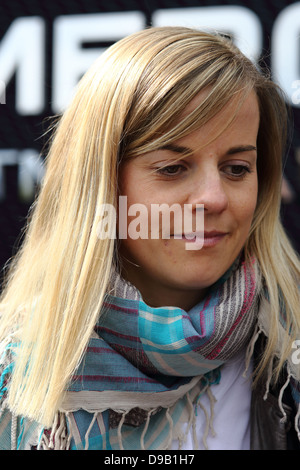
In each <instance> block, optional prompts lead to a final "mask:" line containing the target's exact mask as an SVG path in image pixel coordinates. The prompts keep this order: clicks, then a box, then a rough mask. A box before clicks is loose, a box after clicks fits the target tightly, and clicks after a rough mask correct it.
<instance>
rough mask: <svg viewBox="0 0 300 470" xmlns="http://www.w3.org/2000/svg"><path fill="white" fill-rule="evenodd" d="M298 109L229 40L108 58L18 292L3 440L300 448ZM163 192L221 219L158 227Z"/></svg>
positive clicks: (149, 39)
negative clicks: (284, 192) (295, 200)
mask: <svg viewBox="0 0 300 470" xmlns="http://www.w3.org/2000/svg"><path fill="white" fill-rule="evenodd" d="M286 123H287V112H286V106H285V103H284V100H283V98H282V96H281V93H280V91H279V90H278V88H277V87H276V86H275V85H274V84H273V83H272V82H271V81H270V80H269V78H268V77H266V76H264V75H263V74H262V73H260V72H259V71H258V70H257V68H256V67H255V66H254V65H253V64H252V63H251V62H250V61H249V60H248V59H246V58H245V57H244V56H243V55H242V54H241V53H240V52H239V51H238V50H237V49H236V48H235V47H234V46H233V45H232V43H231V42H230V41H228V40H227V39H225V38H222V37H220V36H218V35H214V34H208V33H203V32H199V31H194V30H191V29H186V28H179V27H178V28H168V27H166V28H149V29H148V30H145V31H141V32H139V33H136V34H134V35H132V36H129V37H127V38H125V39H123V40H121V41H119V42H118V43H116V44H114V45H113V46H112V47H111V48H109V49H108V50H107V51H106V52H105V53H104V54H103V55H102V56H101V57H100V58H99V60H98V61H97V62H96V63H95V64H94V65H93V66H92V67H91V69H90V70H89V71H88V72H87V73H86V75H85V76H84V77H83V79H82V80H81V82H80V83H79V86H78V89H77V92H76V94H75V96H74V99H73V101H72V103H71V104H70V106H69V108H68V109H67V110H66V112H65V113H64V115H63V116H62V118H61V119H60V121H59V123H58V125H57V128H56V129H55V133H54V136H53V139H52V141H51V146H50V150H49V154H48V157H47V162H46V165H47V170H46V174H45V178H44V181H43V185H42V188H41V191H40V194H39V197H38V199H37V201H36V203H35V204H34V206H33V208H32V211H31V214H30V219H29V223H28V227H27V234H26V238H25V241H24V244H23V246H22V248H21V250H20V252H19V254H18V255H17V257H16V258H15V260H14V261H13V263H12V265H11V268H10V271H9V276H8V279H7V283H6V286H5V289H4V292H3V295H2V309H1V311H2V319H1V325H0V327H1V340H2V343H1V344H2V350H1V361H2V376H1V421H0V433H1V438H0V445H1V448H2V449H7V448H12V449H32V448H34V449H36V448H37V449H48V448H50V449H51V448H54V449H113V450H117V449H125V450H126V449H127V450H128V449H130V450H133V449H176V448H181V449H205V448H209V449H287V448H299V410H300V408H299V403H300V388H299V379H300V369H299V364H298V362H299V361H298V355H297V345H298V342H297V338H299V331H300V303H299V289H298V285H299V277H300V265H299V260H298V258H297V256H296V254H295V253H294V251H293V249H292V247H291V245H290V243H289V241H288V239H287V237H286V235H285V233H284V230H283V228H282V226H281V223H280V219H279V207H280V187H281V178H282V156H283V155H284V147H285V143H286ZM124 201H125V203H126V204H124ZM136 204H138V206H136ZM162 204H166V206H164V207H167V208H169V209H170V208H172V207H174V204H177V207H178V205H179V207H180V208H181V209H182V210H183V209H184V208H187V209H188V210H189V211H190V212H189V217H190V219H191V221H192V229H194V224H195V222H196V221H197V220H200V219H198V215H199V214H202V217H203V219H202V220H204V232H203V231H202V232H201V233H198V232H195V231H193V230H192V229H190V233H187V232H186V231H183V229H181V228H180V229H178V224H177V225H176V229H175V222H174V221H175V216H172V214H171V211H170V227H169V228H170V230H169V236H164V227H162V225H163V223H161V226H159V230H158V237H154V236H152V237H151V220H150V219H151V217H150V215H151V209H152V207H153V206H154V205H162ZM136 207H139V208H140V214H138V213H137V212H135V211H134V209H136ZM108 208H113V210H112V211H111V212H110V215H111V218H109V217H107V213H108V212H109V211H108ZM141 208H143V210H142V209H141ZM142 213H143V214H142ZM104 220H105V221H106V222H105V223H106V225H107V221H108V222H109V221H111V222H112V223H115V224H116V227H114V226H111V227H110V228H109V229H108V230H107V231H106V235H105V231H103V224H104ZM148 222H149V223H148ZM124 224H125V227H124ZM138 225H140V226H141V225H143V236H139V230H140V235H141V227H139V228H138ZM130 227H131V229H132V228H134V227H135V232H134V236H129V234H130V233H131V234H132V231H130ZM145 227H146V228H145ZM114 233H116V235H117V236H116V237H114V236H113V234H114ZM109 234H110V235H111V236H108V235H109ZM197 244H198V245H197ZM295 348H296V349H295Z"/></svg>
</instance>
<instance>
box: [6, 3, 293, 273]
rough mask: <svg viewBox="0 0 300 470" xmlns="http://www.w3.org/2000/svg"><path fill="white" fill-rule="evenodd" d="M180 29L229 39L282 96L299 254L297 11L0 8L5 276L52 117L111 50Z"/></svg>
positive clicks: (166, 6)
mask: <svg viewBox="0 0 300 470" xmlns="http://www.w3.org/2000/svg"><path fill="white" fill-rule="evenodd" d="M177 24H180V25H185V26H193V27H196V28H199V29H201V28H204V29H205V28H206V29H207V28H208V29H214V30H218V31H222V32H224V33H227V34H229V35H231V36H232V37H233V39H234V41H235V43H236V44H237V45H238V46H239V47H240V48H241V49H242V51H243V52H244V53H245V54H246V55H248V56H249V57H250V58H251V59H252V60H253V61H255V62H256V63H257V64H258V65H260V64H266V65H267V66H268V67H269V68H270V71H271V74H272V78H273V80H274V81H276V82H278V83H279V84H280V85H281V86H282V88H283V90H284V91H285V93H286V97H287V98H286V99H287V102H288V104H289V105H290V106H291V109H292V115H293V122H292V123H291V130H292V138H291V145H290V148H289V151H288V154H287V159H286V162H285V181H284V186H283V193H282V197H283V204H282V217H283V221H284V224H285V226H286V228H287V230H288V233H289V235H290V237H291V239H292V240H293V242H294V245H295V247H296V248H297V249H298V250H299V251H300V241H299V238H300V2H290V1H285V0H259V1H258V0H248V1H244V2H239V1H209V0H203V1H202V0H148V1H146V0H140V1H135V0H126V1H125V0H110V1H109V2H107V1H106V0H84V1H83V0H71V1H70V0H51V2H46V1H45V0H0V268H1V267H2V266H3V265H4V264H5V262H6V261H7V260H8V259H9V258H10V257H11V256H12V254H13V253H14V252H15V250H16V246H17V243H19V242H20V239H21V236H20V233H21V228H22V227H23V226H24V224H25V221H26V215H27V212H28V209H29V207H30V205H31V204H32V202H33V199H34V196H35V194H36V191H37V190H38V185H39V182H40V181H41V178H42V176H43V171H44V165H43V162H44V157H45V152H46V150H45V148H46V145H47V139H48V137H49V134H48V133H47V129H48V127H49V125H50V123H51V121H50V120H49V117H52V116H55V115H59V114H60V113H61V112H62V111H63V110H64V108H65V107H66V106H67V104H68V102H69V100H70V99H71V96H72V92H73V89H74V86H75V85H76V83H77V81H78V80H79V79H80V77H81V76H82V75H83V73H84V72H85V71H86V70H87V68H88V67H89V65H90V64H91V63H92V62H93V61H94V59H95V58H96V57H97V56H98V55H99V54H101V53H102V51H103V50H104V49H105V48H106V47H108V46H109V45H111V44H112V43H114V42H115V41H117V40H118V39H120V38H122V37H124V36H126V35H128V34H131V33H133V32H135V31H138V30H140V29H142V28H145V27H146V26H150V25H153V26H161V25H177Z"/></svg>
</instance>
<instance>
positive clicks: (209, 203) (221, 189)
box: [189, 169, 228, 213]
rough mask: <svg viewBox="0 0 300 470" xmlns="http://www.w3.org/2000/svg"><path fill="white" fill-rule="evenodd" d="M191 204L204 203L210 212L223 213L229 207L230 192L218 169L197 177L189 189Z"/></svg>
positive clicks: (206, 209)
mask: <svg viewBox="0 0 300 470" xmlns="http://www.w3.org/2000/svg"><path fill="white" fill-rule="evenodd" d="M189 203H190V204H193V205H195V204H203V205H204V210H205V211H206V212H207V213H208V212H211V213H221V212H223V211H224V210H225V209H227V207H228V194H227V192H226V188H225V185H224V181H223V180H222V177H221V175H220V173H219V171H218V170H217V169H215V170H209V171H207V172H206V174H201V175H200V176H196V177H195V181H194V183H193V184H191V186H190V190H189Z"/></svg>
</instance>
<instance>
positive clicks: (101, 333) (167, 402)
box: [0, 261, 300, 450]
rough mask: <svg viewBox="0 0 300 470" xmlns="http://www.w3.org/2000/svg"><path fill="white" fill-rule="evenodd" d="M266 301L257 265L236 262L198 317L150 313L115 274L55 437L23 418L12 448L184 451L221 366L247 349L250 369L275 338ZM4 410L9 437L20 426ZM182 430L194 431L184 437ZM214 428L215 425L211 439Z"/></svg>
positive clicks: (299, 397) (298, 397)
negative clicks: (263, 337)
mask: <svg viewBox="0 0 300 470" xmlns="http://www.w3.org/2000/svg"><path fill="white" fill-rule="evenodd" d="M260 294H261V282H260V275H259V270H258V268H257V263H256V262H253V264H252V265H250V266H249V265H248V264H247V265H246V263H244V262H241V263H240V262H239V261H237V262H236V263H235V264H234V265H233V266H232V267H231V268H230V270H229V271H228V272H227V273H226V274H225V275H224V276H223V277H222V278H221V279H220V280H219V281H218V282H217V283H216V284H215V285H214V286H212V288H211V289H210V291H209V293H208V295H207V297H206V298H205V299H204V300H203V301H201V302H200V303H199V304H198V305H196V306H195V307H194V308H192V309H191V310H190V311H189V312H185V311H184V310H182V309H180V308H176V307H165V308H152V307H149V306H148V305H146V304H145V302H144V301H143V300H142V298H141V295H140V293H139V292H138V291H137V289H136V288H135V287H134V286H132V285H130V284H129V283H127V282H126V281H124V280H123V279H121V278H120V276H118V275H117V274H116V275H115V276H114V279H113V282H112V288H111V290H110V292H109V294H108V295H107V297H106V301H105V303H104V305H103V311H102V312H101V315H100V316H99V321H98V323H97V325H96V327H95V331H94V334H93V335H92V337H91V339H90V342H89V344H88V347H87V350H86V354H85V356H84V358H83V361H82V363H81V364H80V366H79V368H78V369H77V371H76V373H75V374H74V376H73V379H72V382H71V383H70V384H69V387H68V390H67V392H66V395H65V397H64V400H63V402H62V404H61V407H60V411H59V412H58V413H57V415H56V419H55V422H54V423H53V426H52V429H51V430H45V429H42V428H41V426H39V425H38V424H37V423H32V422H29V421H28V420H16V419H15V424H14V435H15V437H14V442H13V443H11V445H12V447H13V446H14V447H15V448H19V449H26V448H30V447H31V446H34V447H38V448H41V449H48V448H50V449H51V448H54V449H67V448H68V449H79V450H80V449H91V450H92V449H98V450H119V449H121V450H123V449H125V450H126V449H127V450H139V449H170V447H171V444H172V442H173V441H174V440H177V441H178V445H179V448H180V445H181V443H182V442H184V440H185V438H186V435H187V433H188V432H189V431H190V430H191V429H193V423H194V420H195V410H196V408H197V405H198V404H199V401H200V400H201V396H202V394H203V393H204V392H206V393H207V394H208V396H209V397H210V399H211V408H213V400H214V399H213V396H212V395H211V392H210V385H211V384H214V383H218V382H219V380H220V377H221V374H222V364H224V362H225V361H227V360H228V359H230V358H231V357H233V356H235V355H236V354H237V353H238V352H240V351H243V350H246V349H247V351H248V353H247V354H245V356H246V358H245V364H246V363H247V361H249V360H250V357H251V355H252V352H253V348H254V343H255V341H256V339H257V337H258V335H259V334H260V333H261V332H265V331H267V330H268V314H267V312H268V309H267V308H266V305H267V304H264V302H263V300H262V298H261V295H260ZM262 304H263V306H262ZM258 312H259V314H258ZM9 373H10V370H9V369H8V368H7V374H9ZM298 373H299V372H296V373H295V372H294V371H292V370H289V383H291V384H292V386H293V393H294V398H295V401H296V402H297V403H300V394H299V390H300V389H299V388H298V387H299V386H298V382H297V381H296V380H295V377H296V375H297V374H298ZM295 374H296V375H295ZM3 375H5V374H3ZM2 381H3V378H2ZM289 383H287V384H286V385H288V384H289ZM0 388H1V384H0ZM0 398H1V396H0ZM3 405H4V406H3V407H2V408H3V410H2V412H3V413H4V419H2V422H0V436H1V434H3V433H4V432H5V423H6V426H8V423H9V419H11V417H9V416H8V415H9V414H10V413H9V411H8V410H7V409H5V403H4V404H3ZM299 409H300V408H299ZM283 413H284V411H283ZM6 415H7V416H6ZM298 418H299V416H298V417H297V419H298ZM3 423H4V424H3ZM182 423H188V426H187V427H186V430H185V432H184V433H183V431H182V429H183V427H182ZM210 426H211V422H210V420H208V422H207V432H206V434H207V433H208V432H209V429H210ZM12 434H13V433H12ZM203 438H204V440H205V436H203ZM198 439H199V437H197V436H195V435H194V446H195V448H196V449H197V446H198ZM0 441H1V438H0ZM0 448H1V447H0Z"/></svg>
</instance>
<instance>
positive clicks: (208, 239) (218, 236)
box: [172, 230, 228, 247]
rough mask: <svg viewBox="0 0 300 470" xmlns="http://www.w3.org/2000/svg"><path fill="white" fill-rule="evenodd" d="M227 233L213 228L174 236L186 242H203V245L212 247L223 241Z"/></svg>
mask: <svg viewBox="0 0 300 470" xmlns="http://www.w3.org/2000/svg"><path fill="white" fill-rule="evenodd" d="M203 235H204V239H203ZM226 235H228V232H219V231H217V230H212V231H210V232H208V231H205V232H204V233H203V232H201V233H183V234H180V235H173V236H172V238H174V239H181V240H184V241H185V242H186V243H201V244H202V245H203V247H212V246H215V245H217V244H218V243H219V242H220V241H222V240H223V239H224V238H225V236H226Z"/></svg>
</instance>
